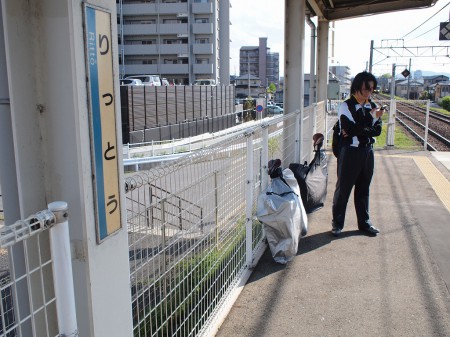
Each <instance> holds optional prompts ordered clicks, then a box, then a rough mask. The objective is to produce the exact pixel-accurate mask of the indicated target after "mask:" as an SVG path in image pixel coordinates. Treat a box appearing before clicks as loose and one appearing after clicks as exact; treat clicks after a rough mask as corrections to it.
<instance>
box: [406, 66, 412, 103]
mask: <svg viewBox="0 0 450 337" xmlns="http://www.w3.org/2000/svg"><path fill="white" fill-rule="evenodd" d="M408 71H409V76H408V87H407V89H406V99H410V98H409V79H410V78H411V59H409V68H408Z"/></svg>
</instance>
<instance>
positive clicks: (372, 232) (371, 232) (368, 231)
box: [359, 226, 380, 236]
mask: <svg viewBox="0 0 450 337" xmlns="http://www.w3.org/2000/svg"><path fill="white" fill-rule="evenodd" d="M359 230H360V231H362V232H364V233H366V234H368V235H371V236H375V235H377V234H378V233H380V230H379V229H378V228H375V227H373V226H369V227H366V228H360V229H359Z"/></svg>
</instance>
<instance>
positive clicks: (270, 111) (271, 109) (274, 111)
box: [266, 105, 284, 115]
mask: <svg viewBox="0 0 450 337" xmlns="http://www.w3.org/2000/svg"><path fill="white" fill-rule="evenodd" d="M266 110H267V113H268V114H274V115H275V114H282V113H283V112H284V110H283V108H280V107H279V106H278V105H270V106H268V107H267V108H266Z"/></svg>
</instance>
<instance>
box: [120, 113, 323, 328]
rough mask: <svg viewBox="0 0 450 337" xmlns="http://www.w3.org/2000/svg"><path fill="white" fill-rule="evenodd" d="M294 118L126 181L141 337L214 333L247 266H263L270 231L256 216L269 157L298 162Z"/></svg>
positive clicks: (285, 117) (261, 126)
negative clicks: (264, 244)
mask: <svg viewBox="0 0 450 337" xmlns="http://www.w3.org/2000/svg"><path fill="white" fill-rule="evenodd" d="M312 113H313V112H311V114H312ZM311 120H314V121H315V120H316V119H315V118H313V117H311ZM297 121H298V114H295V113H293V114H288V115H280V116H277V117H274V118H271V119H268V120H265V121H264V122H263V123H257V124H253V126H251V127H250V129H246V130H245V131H240V132H237V133H234V134H231V135H227V136H226V137H225V140H222V141H218V140H215V143H212V144H210V145H209V146H208V147H205V148H203V149H200V150H197V151H195V152H194V153H192V154H189V155H186V156H185V157H183V158H181V159H178V160H177V161H174V162H172V163H170V164H166V165H160V166H156V167H154V168H152V169H150V170H147V171H140V172H138V173H136V174H132V175H128V176H127V177H126V181H125V189H126V201H127V222H128V233H129V234H128V235H129V260H130V275H131V295H132V311H133V321H134V336H197V335H201V334H204V333H205V332H206V331H207V330H208V328H209V327H210V325H211V322H212V320H213V319H214V316H215V315H216V314H217V312H218V311H219V310H220V308H221V306H222V305H223V304H224V303H225V302H226V300H227V298H228V297H229V296H230V294H231V293H232V291H233V290H234V289H235V288H236V286H237V284H238V282H239V280H240V277H242V275H243V273H244V272H245V271H246V270H248V268H250V267H251V266H250V265H249V263H250V264H254V263H256V262H257V261H255V260H254V259H255V258H256V257H255V256H256V255H255V254H256V253H255V252H256V251H257V250H258V249H259V247H261V244H262V242H263V239H264V234H263V230H262V224H261V223H260V222H259V221H257V220H256V217H255V214H254V213H255V210H256V204H257V198H258V195H259V194H260V193H261V191H262V188H263V183H262V181H263V180H264V179H266V181H267V163H266V162H265V161H266V159H264V158H266V157H268V158H269V159H275V158H281V159H282V160H283V161H286V162H290V161H291V159H290V157H294V156H295V154H294V151H295V150H292V151H291V152H290V151H288V150H287V149H288V148H289V149H291V148H293V149H295V143H298V140H299V139H300V138H299V135H293V134H292V132H288V130H287V126H288V127H291V126H292V125H294V130H296V128H295V123H297ZM264 132H267V134H268V137H267V136H265V137H264V135H263V133H264ZM249 141H250V143H248V142H249ZM249 144H250V153H249V152H248V149H249V148H248V146H249ZM293 145H294V146H293ZM263 153H266V155H263ZM249 155H251V159H250V160H249V157H248V156H249ZM248 172H251V175H252V176H251V177H250V176H248ZM249 195H250V196H251V198H250V199H247V196H249ZM248 203H250V204H248ZM247 206H250V208H248V207H247ZM249 209H250V210H251V211H250V213H252V215H251V216H250V217H248V214H246V213H248V210H249ZM246 226H250V227H246ZM248 228H250V230H248ZM248 235H251V238H250V240H251V241H250V244H248V241H247V238H248ZM249 249H250V254H253V258H251V259H250V261H249V259H248V252H249Z"/></svg>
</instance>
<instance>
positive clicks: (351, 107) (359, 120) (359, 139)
mask: <svg viewBox="0 0 450 337" xmlns="http://www.w3.org/2000/svg"><path fill="white" fill-rule="evenodd" d="M376 107H377V105H376V104H375V103H373V102H372V101H370V100H369V101H368V102H366V104H364V106H361V104H359V103H358V101H357V100H356V98H355V97H354V96H353V95H352V96H351V97H350V98H349V99H347V100H345V101H344V103H343V104H341V105H340V107H339V113H338V115H339V121H340V127H341V130H345V132H346V134H347V135H348V136H347V137H344V138H343V139H342V145H350V146H354V147H366V146H368V145H370V144H373V143H375V139H374V138H373V137H377V136H379V135H380V134H381V127H382V122H381V119H378V118H376V119H374V118H373V117H372V115H371V114H370V111H371V110H372V109H373V108H376Z"/></svg>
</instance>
